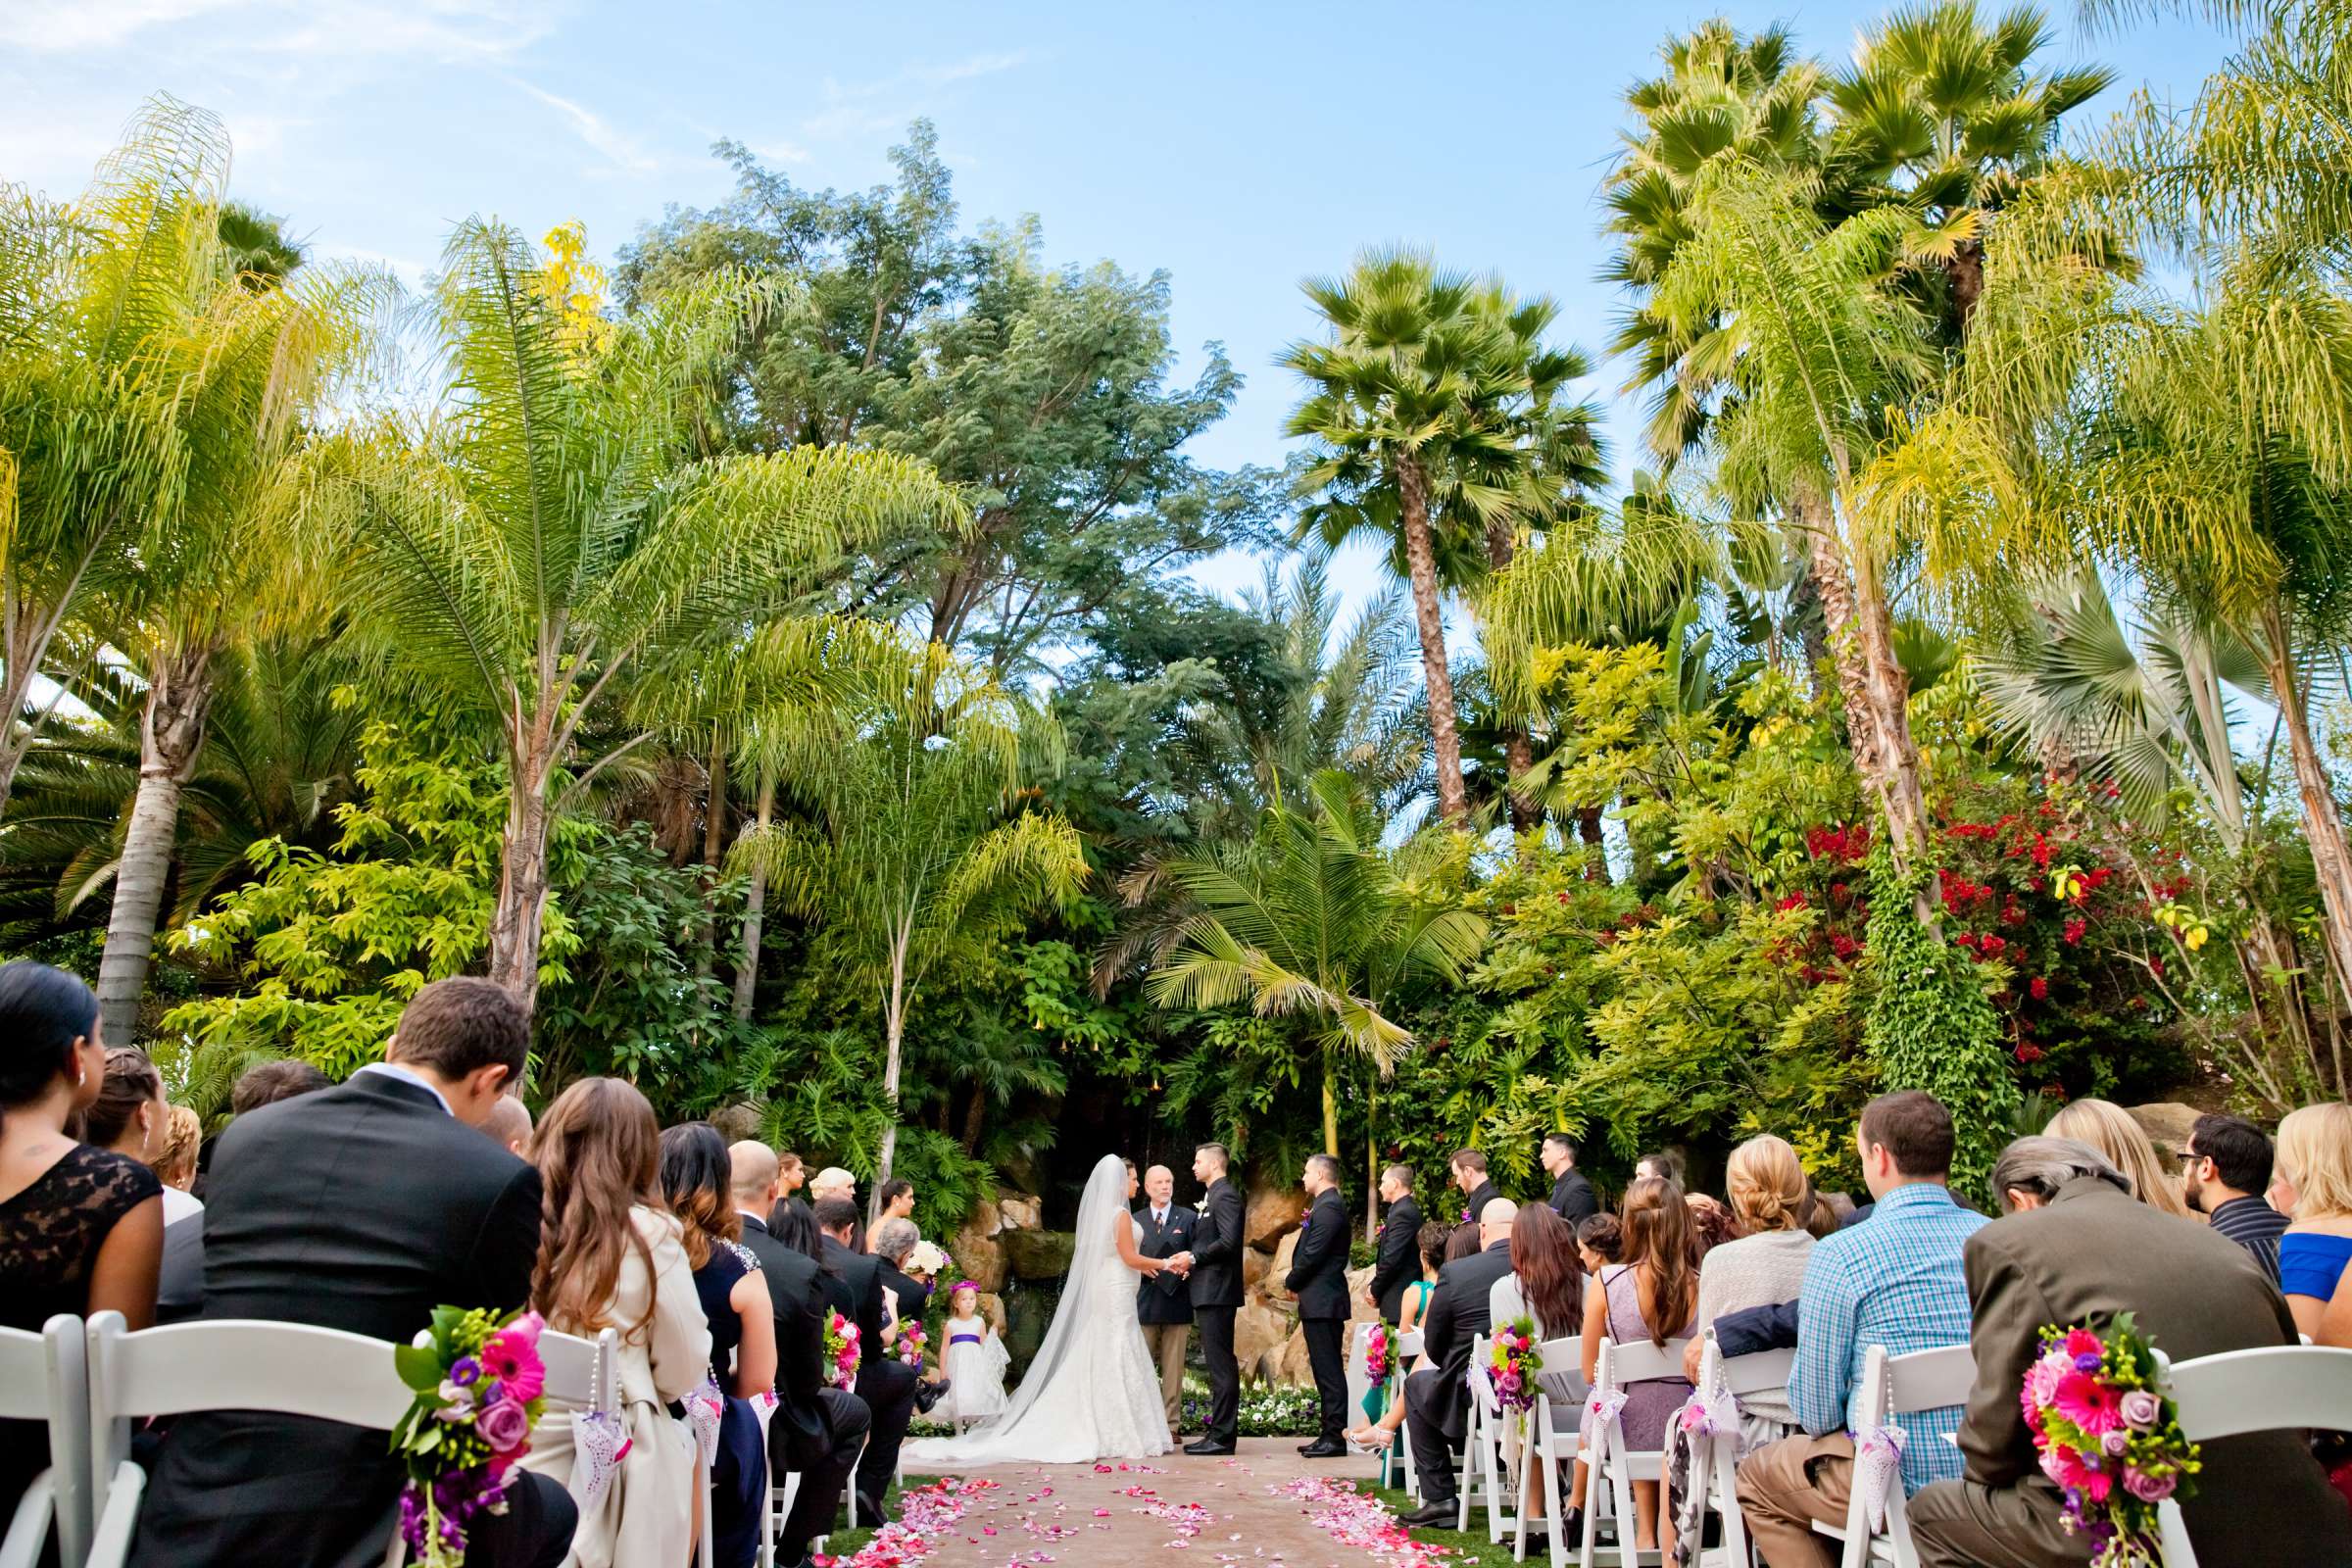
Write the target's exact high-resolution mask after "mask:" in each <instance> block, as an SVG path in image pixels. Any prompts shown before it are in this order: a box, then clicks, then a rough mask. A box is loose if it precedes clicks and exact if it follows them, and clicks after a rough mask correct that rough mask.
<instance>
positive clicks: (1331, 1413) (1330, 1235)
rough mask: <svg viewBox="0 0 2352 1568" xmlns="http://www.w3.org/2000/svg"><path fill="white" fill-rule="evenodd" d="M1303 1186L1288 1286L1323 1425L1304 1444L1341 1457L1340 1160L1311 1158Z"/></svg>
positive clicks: (1318, 1453) (1344, 1311) (1344, 1302)
mask: <svg viewBox="0 0 2352 1568" xmlns="http://www.w3.org/2000/svg"><path fill="white" fill-rule="evenodd" d="M1299 1185H1300V1186H1301V1187H1304V1188H1305V1189H1306V1193H1307V1197H1308V1198H1310V1199H1312V1200H1313V1202H1312V1203H1311V1204H1310V1205H1309V1206H1308V1208H1307V1211H1306V1223H1305V1225H1304V1226H1303V1227H1302V1228H1301V1229H1300V1230H1299V1246H1298V1249H1297V1250H1295V1251H1293V1252H1292V1254H1291V1272H1290V1277H1289V1278H1288V1279H1286V1280H1284V1281H1283V1285H1284V1287H1285V1288H1286V1289H1287V1290H1289V1291H1290V1293H1291V1294H1292V1295H1294V1296H1296V1297H1298V1298H1299V1331H1300V1332H1301V1333H1303V1334H1304V1335H1305V1336H1306V1361H1307V1365H1308V1366H1310V1367H1312V1368H1313V1369H1314V1374H1315V1394H1316V1396H1317V1397H1319V1398H1320V1399H1321V1401H1322V1406H1323V1422H1322V1427H1321V1430H1320V1433H1319V1435H1318V1436H1317V1437H1316V1439H1315V1441H1314V1442H1312V1443H1309V1444H1303V1445H1301V1446H1299V1453H1300V1454H1302V1455H1304V1456H1305V1457H1306V1458H1309V1459H1337V1458H1339V1457H1341V1456H1342V1455H1343V1454H1345V1453H1347V1451H1348V1444H1347V1441H1346V1439H1345V1438H1344V1437H1343V1436H1342V1434H1344V1433H1345V1432H1346V1431H1347V1429H1348V1362H1347V1356H1346V1353H1345V1351H1344V1350H1343V1349H1342V1348H1341V1341H1342V1340H1344V1339H1345V1338H1346V1337H1347V1333H1348V1204H1347V1202H1346V1201H1345V1200H1343V1199H1342V1198H1341V1197H1340V1162H1339V1160H1338V1159H1337V1158H1336V1157H1335V1156H1333V1155H1330V1154H1309V1155H1307V1156H1306V1169H1305V1170H1304V1171H1302V1172H1300V1174H1299Z"/></svg>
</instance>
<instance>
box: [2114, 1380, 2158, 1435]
mask: <svg viewBox="0 0 2352 1568" xmlns="http://www.w3.org/2000/svg"><path fill="white" fill-rule="evenodd" d="M2122 1413H2123V1417H2124V1423H2125V1425H2127V1426H2134V1427H2137V1428H2139V1429H2140V1430H2141V1431H2142V1432H2145V1431H2146V1430H2148V1428H2150V1427H2152V1426H2154V1425H2155V1424H2156V1418H2157V1417H2158V1416H2160V1415H2162V1414H2164V1401H2163V1400H2161V1399H2159V1398H2157V1397H2156V1396H2154V1395H2153V1394H2150V1393H2149V1392H2148V1391H2147V1390H2145V1389H2133V1390H2132V1391H2131V1393H2129V1394H2127V1395H2125V1396H2124V1398H2123V1405H2122Z"/></svg>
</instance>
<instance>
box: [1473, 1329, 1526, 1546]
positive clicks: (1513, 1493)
mask: <svg viewBox="0 0 2352 1568" xmlns="http://www.w3.org/2000/svg"><path fill="white" fill-rule="evenodd" d="M1493 1349H1494V1342H1493V1341H1492V1340H1489V1339H1485V1338H1481V1339H1480V1340H1479V1341H1478V1342H1477V1348H1475V1349H1474V1350H1473V1351H1472V1352H1471V1353H1472V1355H1473V1357H1474V1359H1473V1360H1472V1361H1471V1363H1470V1364H1471V1365H1472V1366H1473V1367H1482V1366H1485V1365H1487V1364H1488V1363H1489V1360H1490V1358H1491V1355H1492V1353H1493ZM1470 1405H1471V1412H1470V1441H1469V1444H1468V1445H1467V1447H1468V1450H1469V1451H1468V1453H1467V1454H1466V1455H1465V1462H1464V1464H1463V1468H1462V1528H1463V1529H1465V1530H1467V1529H1469V1528H1470V1507H1471V1503H1472V1501H1473V1500H1474V1499H1473V1498H1472V1496H1471V1493H1472V1492H1473V1491H1475V1490H1476V1489H1477V1487H1478V1486H1479V1484H1480V1483H1481V1481H1483V1482H1484V1483H1485V1485H1486V1489H1487V1544H1488V1545H1490V1546H1498V1545H1500V1544H1502V1538H1503V1536H1504V1534H1505V1533H1506V1532H1512V1531H1516V1530H1517V1529H1518V1528H1519V1492H1518V1488H1517V1487H1516V1485H1515V1484H1514V1482H1513V1477H1512V1475H1511V1467H1510V1465H1509V1464H1508V1463H1507V1462H1506V1461H1505V1455H1504V1452H1503V1446H1504V1445H1503V1439H1504V1435H1505V1433H1506V1432H1507V1431H1508V1430H1509V1428H1510V1427H1511V1426H1512V1425H1514V1424H1515V1423H1516V1421H1517V1419H1518V1418H1517V1417H1516V1416H1514V1415H1513V1414H1511V1413H1510V1412H1509V1411H1507V1410H1505V1409H1504V1408H1503V1404H1502V1399H1501V1397H1499V1396H1498V1395H1496V1394H1495V1390H1494V1386H1493V1385H1492V1384H1491V1383H1489V1382H1488V1381H1487V1380H1486V1379H1485V1378H1480V1379H1478V1380H1476V1383H1475V1384H1474V1386H1473V1393H1472V1394H1471V1397H1470Z"/></svg>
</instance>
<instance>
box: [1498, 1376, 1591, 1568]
mask: <svg viewBox="0 0 2352 1568" xmlns="http://www.w3.org/2000/svg"><path fill="white" fill-rule="evenodd" d="M1584 1350H1585V1348H1584V1342H1583V1341H1581V1340H1546V1341H1544V1345H1543V1349H1542V1354H1543V1357H1544V1368H1545V1369H1546V1370H1548V1371H1552V1372H1557V1371H1559V1370H1560V1369H1561V1368H1563V1367H1572V1366H1575V1365H1576V1364H1577V1363H1578V1361H1579V1360H1580V1359H1581V1358H1582V1356H1583V1355H1584ZM1583 1414H1584V1406H1583V1405H1581V1404H1567V1405H1563V1404H1558V1403H1555V1402H1553V1400H1552V1397H1551V1396H1550V1395H1548V1394H1545V1393H1544V1392H1543V1390H1542V1389H1540V1388H1539V1389H1538V1390H1537V1391H1536V1402H1535V1405H1534V1406H1533V1407H1532V1408H1531V1409H1529V1410H1528V1411H1527V1412H1526V1415H1525V1417H1524V1420H1523V1424H1522V1430H1523V1431H1524V1432H1525V1433H1526V1436H1525V1437H1524V1438H1522V1439H1521V1441H1520V1444H1519V1464H1520V1467H1521V1468H1522V1469H1524V1468H1525V1467H1526V1466H1528V1465H1531V1464H1540V1465H1542V1466H1543V1467H1544V1532H1545V1534H1546V1535H1547V1536H1548V1537H1549V1538H1550V1546H1551V1568H1566V1564H1567V1561H1568V1538H1567V1537H1566V1536H1564V1535H1562V1534H1561V1532H1560V1521H1561V1515H1562V1513H1563V1511H1564V1510H1565V1508H1566V1506H1567V1503H1566V1496H1567V1494H1566V1493H1565V1491H1564V1490H1563V1489H1562V1488H1561V1486H1560V1468H1561V1466H1563V1465H1567V1464H1570V1463H1573V1462H1574V1461H1575V1459H1576V1448H1577V1422H1578V1421H1579V1420H1580V1419H1581V1418H1582V1416H1583ZM1563 1423H1565V1425H1564V1426H1563ZM1514 1495H1516V1494H1514ZM1527 1525H1528V1519H1527V1510H1526V1509H1525V1508H1521V1509H1519V1510H1518V1517H1517V1520H1516V1522H1515V1524H1514V1526H1513V1529H1512V1532H1511V1560H1512V1561H1513V1562H1525V1561H1527Z"/></svg>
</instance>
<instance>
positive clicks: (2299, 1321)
mask: <svg viewBox="0 0 2352 1568" xmlns="http://www.w3.org/2000/svg"><path fill="white" fill-rule="evenodd" d="M2270 1200H2271V1206H2272V1207H2273V1208H2275V1209H2277V1210H2278V1212H2279V1213H2281V1214H2284V1215H2285V1216H2286V1217H2287V1219H2288V1220H2289V1221H2290V1222H2291V1223H2289V1224H2288V1226H2287V1227H2286V1230H2285V1232H2284V1233H2283V1234H2282V1235H2280V1236H2279V1238H2278V1289H2279V1290H2280V1291H2281V1292H2283V1293H2284V1294H2285V1296H2286V1305H2287V1310H2289V1311H2291V1312H2293V1313H2294V1314H2295V1327H2296V1328H2298V1329H2300V1330H2302V1331H2303V1332H2304V1333H2305V1334H2306V1335H2309V1336H2312V1337H2313V1338H2317V1337H2318V1335H2319V1332H2320V1319H2321V1317H2322V1316H2324V1315H2325V1314H2326V1313H2327V1299H2328V1298H2329V1297H2330V1296H2333V1295H2334V1294H2335V1282H2336V1280H2337V1278H2338V1277H2340V1276H2341V1275H2342V1274H2343V1272H2344V1264H2345V1263H2346V1262H2347V1261H2352V1105H2346V1104H2343V1103H2340V1102H2335V1101H2330V1102H2327V1103H2324V1104H2318V1105H2305V1106H2304V1107H2303V1108H2302V1109H2301V1110H2294V1111H2289V1112H2287V1115H2286V1119H2285V1120H2283V1121H2281V1122H2280V1123H2279V1124H2278V1152H2277V1154H2276V1156H2275V1157H2274V1158H2273V1160H2272V1162H2271V1191H2270Z"/></svg>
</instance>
